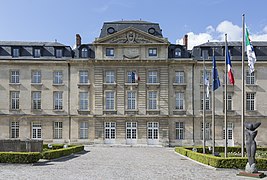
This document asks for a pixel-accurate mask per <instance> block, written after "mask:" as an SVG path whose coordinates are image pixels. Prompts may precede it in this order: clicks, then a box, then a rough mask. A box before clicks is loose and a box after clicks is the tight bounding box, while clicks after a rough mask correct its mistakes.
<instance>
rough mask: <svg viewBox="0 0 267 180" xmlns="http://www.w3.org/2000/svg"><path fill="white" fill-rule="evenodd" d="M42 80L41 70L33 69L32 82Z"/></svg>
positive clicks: (36, 82)
mask: <svg viewBox="0 0 267 180" xmlns="http://www.w3.org/2000/svg"><path fill="white" fill-rule="evenodd" d="M41 81H42V76H41V71H39V70H34V71H32V83H34V84H40V83H41Z"/></svg>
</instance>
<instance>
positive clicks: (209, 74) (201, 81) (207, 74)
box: [200, 70, 211, 84]
mask: <svg viewBox="0 0 267 180" xmlns="http://www.w3.org/2000/svg"><path fill="white" fill-rule="evenodd" d="M206 76H207V79H208V80H209V84H211V82H210V79H211V72H210V71H208V70H206ZM200 84H203V71H201V77H200Z"/></svg>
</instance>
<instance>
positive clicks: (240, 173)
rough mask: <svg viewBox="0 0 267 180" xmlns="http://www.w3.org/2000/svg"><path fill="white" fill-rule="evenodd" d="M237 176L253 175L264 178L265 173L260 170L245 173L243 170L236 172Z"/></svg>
mask: <svg viewBox="0 0 267 180" xmlns="http://www.w3.org/2000/svg"><path fill="white" fill-rule="evenodd" d="M237 175H238V176H246V177H255V178H264V177H265V176H266V175H265V174H264V173H261V172H257V173H247V172H245V171H241V172H239V173H238V174H237Z"/></svg>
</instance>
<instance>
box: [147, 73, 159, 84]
mask: <svg viewBox="0 0 267 180" xmlns="http://www.w3.org/2000/svg"><path fill="white" fill-rule="evenodd" d="M148 83H158V72H157V71H148Z"/></svg>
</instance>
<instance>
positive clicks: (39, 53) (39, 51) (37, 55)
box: [34, 48, 41, 58]
mask: <svg viewBox="0 0 267 180" xmlns="http://www.w3.org/2000/svg"><path fill="white" fill-rule="evenodd" d="M34 57H35V58H39V57H41V49H39V48H36V49H34Z"/></svg>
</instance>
